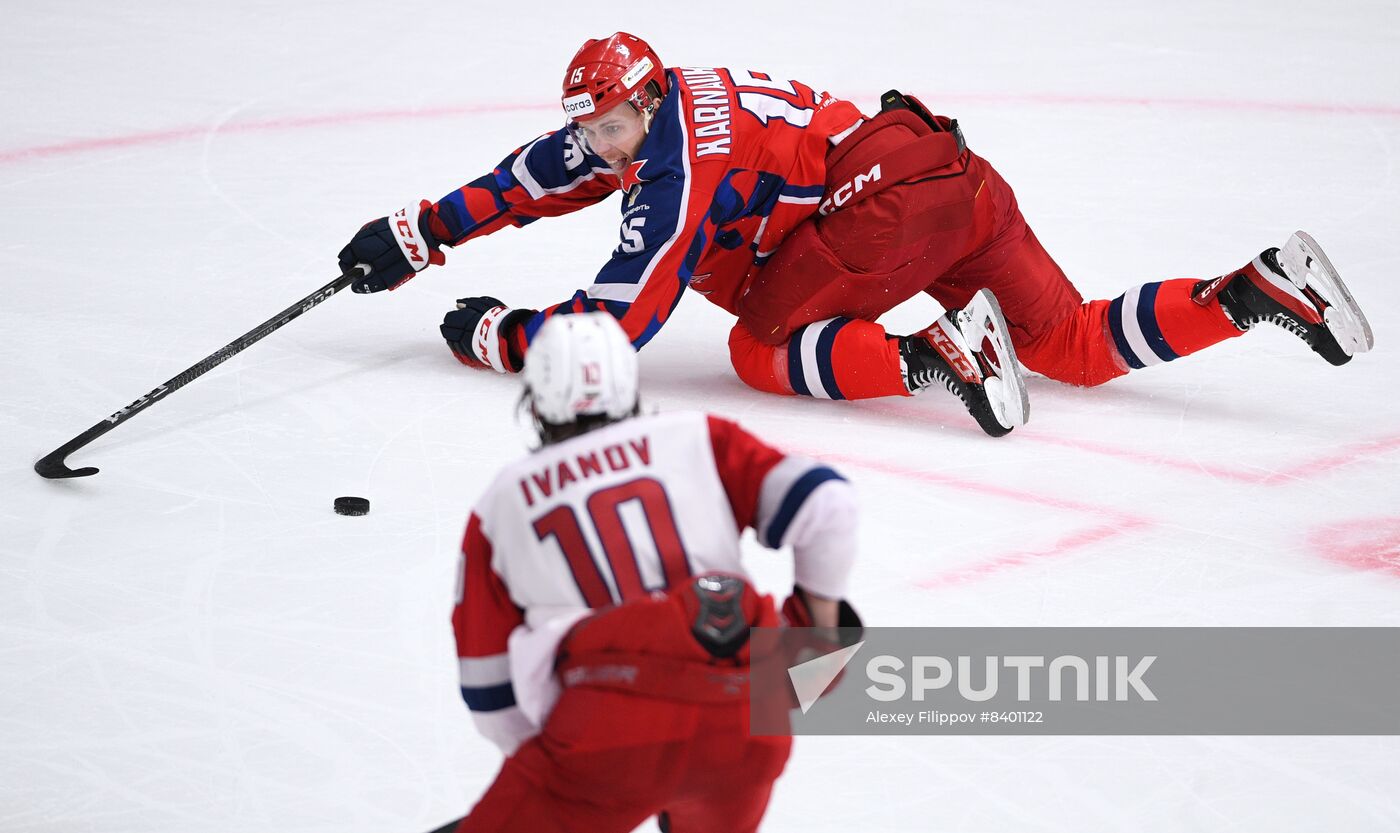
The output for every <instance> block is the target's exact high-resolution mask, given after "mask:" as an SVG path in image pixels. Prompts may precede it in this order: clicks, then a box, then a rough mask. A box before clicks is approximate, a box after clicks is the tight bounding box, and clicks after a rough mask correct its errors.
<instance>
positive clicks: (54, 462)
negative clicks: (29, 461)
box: [34, 451, 97, 480]
mask: <svg viewBox="0 0 1400 833" xmlns="http://www.w3.org/2000/svg"><path fill="white" fill-rule="evenodd" d="M65 456H67V455H64V454H59V453H58V452H57V451H55V452H54V453H53V454H50V455H48V456H46V457H44V458H42V459H41V460H39V462H37V463H35V464H34V471H36V472H38V473H39V476H40V477H46V478H48V479H49V480H63V479H65V478H69V477H89V476H91V475H94V474H97V469H95V468H93V467H92V466H87V467H85V468H81V469H70V468H68V465H67V464H66V463H65V462H64V461H63V458H64V457H65Z"/></svg>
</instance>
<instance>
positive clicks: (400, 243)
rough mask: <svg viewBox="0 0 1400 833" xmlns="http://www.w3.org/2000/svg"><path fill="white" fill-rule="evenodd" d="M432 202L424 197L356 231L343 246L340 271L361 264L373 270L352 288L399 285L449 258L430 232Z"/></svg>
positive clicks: (370, 289)
mask: <svg viewBox="0 0 1400 833" xmlns="http://www.w3.org/2000/svg"><path fill="white" fill-rule="evenodd" d="M432 205H433V204H432V203H430V202H428V201H427V200H422V201H420V202H419V203H418V205H416V206H409V207H408V208H403V209H400V210H398V211H396V212H394V213H393V214H391V215H389V216H388V217H380V218H379V219H378V220H371V221H370V222H368V223H365V224H364V226H363V227H362V228H361V229H360V230H359V231H357V232H355V236H354V237H353V238H351V240H350V243H349V244H348V245H346V247H345V248H343V249H341V250H340V271H341V272H345V271H347V270H349V269H351V268H353V267H355V266H357V265H360V264H364V265H365V266H368V267H369V269H370V271H369V274H368V275H365V276H364V277H362V278H360V279H359V280H357V281H355V282H354V283H352V284H351V285H350V288H351V289H353V290H354V291H356V292H358V293H360V294H364V293H367V292H379V291H381V290H385V289H397V288H398V287H400V286H403V284H404V283H406V282H407V281H408V279H409V278H411V277H413V276H414V275H416V274H418V273H419V272H421V271H423V270H424V269H427V268H428V266H429V265H431V264H439V265H440V264H442V263H445V262H446V261H447V258H446V257H445V256H444V255H443V253H442V249H441V248H440V247H439V246H438V243H437V241H436V240H434V239H433V236H432V235H431V234H430V233H429V232H428V228H427V225H428V223H427V220H428V211H429V209H431V208H432Z"/></svg>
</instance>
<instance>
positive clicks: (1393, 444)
mask: <svg viewBox="0 0 1400 833" xmlns="http://www.w3.org/2000/svg"><path fill="white" fill-rule="evenodd" d="M1021 439H1022V441H1024V442H1038V443H1045V444H1047V445H1058V446H1063V447H1065V448H1073V449H1078V450H1080V451H1088V452H1090V453H1092V454H1102V455H1105V456H1108V457H1118V458H1121V459H1124V460H1131V461H1133V462H1136V463H1147V464H1149V465H1157V466H1167V467H1170V468H1175V469H1182V470H1183V471H1190V472H1193V473H1196V474H1207V475H1210V476H1211V477H1216V478H1220V479H1222V480H1234V481H1237V482H1241V483H1254V484H1261V485H1273V484H1278V483H1284V482H1288V481H1294V480H1308V479H1311V478H1314V477H1319V476H1321V475H1323V474H1326V473H1328V472H1330V471H1332V470H1334V469H1339V468H1341V467H1343V466H1349V465H1351V464H1353V463H1356V462H1359V461H1360V460H1362V459H1364V458H1366V457H1368V456H1370V455H1373V454H1379V453H1381V452H1384V451H1390V450H1391V449H1395V448H1400V434H1397V435H1392V436H1389V437H1380V438H1378V439H1374V440H1362V441H1360V442H1355V443H1350V444H1348V445H1344V446H1341V447H1340V448H1338V449H1335V450H1333V451H1330V452H1328V453H1326V454H1323V455H1321V456H1318V457H1313V458H1310V459H1306V460H1302V461H1299V462H1296V463H1292V464H1289V465H1284V466H1281V467H1279V468H1275V469H1268V470H1258V471H1253V470H1250V469H1244V468H1232V467H1228V466H1220V465H1215V464H1212V463H1201V462H1196V461H1192V460H1183V459H1180V458H1178V457H1168V456H1165V455H1162V454H1146V453H1143V452H1141V451H1136V450H1134V449H1130V448H1124V447H1122V446H1115V445H1110V444H1108V443H1098V442H1093V441H1091V440H1080V439H1074V438H1071V437H1061V436H1055V435H1053V434H1045V433H1037V432H1034V431H1029V432H1027V433H1026V434H1025V436H1024V437H1022V438H1021Z"/></svg>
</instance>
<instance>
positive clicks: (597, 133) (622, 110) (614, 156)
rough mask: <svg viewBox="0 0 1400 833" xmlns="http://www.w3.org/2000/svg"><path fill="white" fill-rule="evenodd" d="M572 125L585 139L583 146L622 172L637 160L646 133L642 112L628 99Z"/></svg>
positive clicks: (616, 170)
mask: <svg viewBox="0 0 1400 833" xmlns="http://www.w3.org/2000/svg"><path fill="white" fill-rule="evenodd" d="M569 129H570V130H571V131H573V134H574V136H575V137H577V138H578V139H579V141H580V142H582V143H583V149H584V150H586V151H588V152H590V153H595V154H597V155H598V156H601V157H603V161H604V162H607V163H608V166H609V167H611V168H612V169H613V171H614V172H616V173H622V172H623V171H625V170H627V166H628V165H631V164H632V163H633V162H634V161H636V159H637V152H638V151H639V150H641V147H642V142H643V141H645V140H646V137H647V131H646V122H645V121H644V120H643V119H642V114H641V113H638V112H637V108H635V107H633V106H632V105H631V104H628V103H627V102H625V101H624V102H623V103H621V104H619V105H617V106H616V107H614V108H612V109H611V110H609V111H608V112H606V113H604V114H603V115H601V116H598V117H597V118H594V119H589V120H588V121H586V122H574V123H572V124H571V125H570V126H569Z"/></svg>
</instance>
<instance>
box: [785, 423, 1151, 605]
mask: <svg viewBox="0 0 1400 833" xmlns="http://www.w3.org/2000/svg"><path fill="white" fill-rule="evenodd" d="M787 449H788V450H789V451H793V452H796V453H798V454H803V455H806V456H808V457H813V458H817V459H821V460H823V461H825V462H829V463H836V464H838V465H848V466H853V467H856V468H863V469H869V470H871V471H876V472H880V473H881V474H890V475H895V476H897V477H905V478H908V479H911V480H921V481H923V482H925V483H936V484H938V485H940V486H947V487H949V488H952V489H957V490H960V491H965V492H976V493H978V494H983V495H988V496H991V497H998V498H1004V499H1006V500H1014V501H1019V502H1022V503H1034V504H1037V505H1040V506H1049V507H1052V508H1055V509H1063V510H1066V511H1069V512H1074V513H1078V514H1087V515H1090V516H1092V517H1094V518H1095V519H1096V520H1099V521H1104V520H1106V521H1108V522H1107V523H1100V524H1099V525H1097V526H1093V527H1088V528H1085V529H1080V530H1076V531H1073V532H1070V533H1068V534H1066V535H1063V536H1061V537H1060V538H1059V539H1057V540H1056V541H1054V542H1053V543H1051V544H1050V545H1049V546H1045V547H1040V548H1036V549H1017V550H1012V551H1011V552H1006V553H1002V554H1000V555H993V556H989V557H987V558H983V559H981V560H979V561H977V562H975V563H972V564H966V565H963V566H961V567H955V568H953V569H951V570H947V571H945V572H942V573H939V574H937V575H934V576H932V577H930V578H927V579H922V580H920V581H917V582H915V583H916V584H917V585H918V586H919V587H924V588H935V587H945V586H948V585H951V584H959V583H962V582H965V581H969V580H973V579H977V578H983V577H986V576H989V575H991V574H993V573H997V572H1000V571H1002V570H1007V569H1011V568H1013V567H1020V566H1024V565H1026V564H1028V563H1030V562H1031V561H1036V560H1039V559H1043V558H1054V557H1057V556H1062V555H1068V554H1069V553H1072V552H1075V551H1077V550H1082V549H1085V548H1087V547H1090V546H1093V545H1094V544H1099V543H1102V542H1103V541H1107V540H1109V539H1111V538H1116V537H1118V536H1120V535H1126V534H1128V533H1130V532H1134V531H1136V530H1139V529H1144V528H1146V527H1150V526H1152V521H1150V520H1148V519H1147V518H1143V517H1140V516H1137V515H1133V514H1131V513H1128V512H1124V511H1122V510H1120V509H1116V508H1114V507H1111V506H1104V505H1101V504H1093V503H1083V502H1080V501H1076V500H1068V499H1065V498H1060V497H1052V496H1049V495H1043V494H1040V493H1038V492H1031V491H1027V490H1025V489H1013V488H1009V487H1006V486H998V485H994V484H990V483H981V482H978V481H975V480H966V479H964V478H961V477H953V476H951V475H946V474H939V473H938V472H932V471H926V470H923V469H911V468H908V467H905V466H900V465H896V464H894V463H887V462H884V461H882V460H872V459H869V458H865V457H853V456H851V455H849V454H839V453H836V454H833V453H831V452H829V451H824V452H819V453H818V452H812V451H807V450H803V449H798V448H793V447H791V446H788V447H787Z"/></svg>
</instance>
